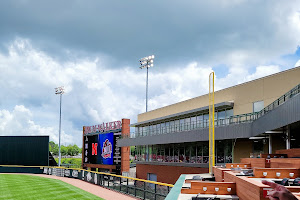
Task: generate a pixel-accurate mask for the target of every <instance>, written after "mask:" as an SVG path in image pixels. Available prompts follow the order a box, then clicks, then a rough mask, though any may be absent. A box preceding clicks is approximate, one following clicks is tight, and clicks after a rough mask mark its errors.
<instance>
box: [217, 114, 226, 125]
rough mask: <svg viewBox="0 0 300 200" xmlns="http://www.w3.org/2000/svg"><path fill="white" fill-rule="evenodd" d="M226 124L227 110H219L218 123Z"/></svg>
mask: <svg viewBox="0 0 300 200" xmlns="http://www.w3.org/2000/svg"><path fill="white" fill-rule="evenodd" d="M224 124H225V110H224V111H221V112H218V125H224Z"/></svg>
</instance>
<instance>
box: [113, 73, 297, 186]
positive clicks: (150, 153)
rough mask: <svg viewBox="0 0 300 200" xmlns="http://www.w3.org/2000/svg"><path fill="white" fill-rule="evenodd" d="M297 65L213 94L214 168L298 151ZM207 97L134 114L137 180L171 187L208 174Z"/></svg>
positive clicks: (121, 142) (125, 142) (129, 140)
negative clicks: (283, 151) (186, 178)
mask: <svg viewBox="0 0 300 200" xmlns="http://www.w3.org/2000/svg"><path fill="white" fill-rule="evenodd" d="M299 84H300V67H296V68H293V69H290V70H286V71H283V72H280V73H277V74H273V75H270V76H266V77H263V78H259V79H256V80H253V81H249V82H246V83H243V84H239V85H236V86H233V87H229V88H226V89H222V90H220V91H216V92H215V140H216V141H215V155H216V160H215V161H216V164H217V165H222V164H224V163H231V162H239V160H240V158H243V157H257V156H259V154H260V153H272V152H273V153H274V152H275V151H276V150H277V149H285V148H300V145H299V142H298V141H299V139H300V134H299V132H300V95H298V94H299V92H300V85H299ZM208 104H209V99H208V94H206V95H202V96H199V97H196V98H192V99H189V100H186V101H183V102H179V103H176V104H172V105H169V106H166V107H162V108H159V109H156V110H152V111H149V112H146V113H141V114H139V115H138V122H137V123H135V124H132V125H131V126H133V127H135V133H134V134H131V136H130V138H123V139H121V140H119V141H118V145H119V146H136V151H135V155H136V160H137V177H138V178H145V179H149V177H152V179H153V180H155V179H156V180H157V181H162V182H168V183H175V181H176V180H177V178H178V177H179V175H180V174H183V173H204V172H208V156H209V151H208V149H209V148H208V139H209V135H208V131H209V130H208V118H209V115H208V113H209V107H208Z"/></svg>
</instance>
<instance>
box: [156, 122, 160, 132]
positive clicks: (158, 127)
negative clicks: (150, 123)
mask: <svg viewBox="0 0 300 200" xmlns="http://www.w3.org/2000/svg"><path fill="white" fill-rule="evenodd" d="M156 132H157V134H161V129H160V124H156Z"/></svg>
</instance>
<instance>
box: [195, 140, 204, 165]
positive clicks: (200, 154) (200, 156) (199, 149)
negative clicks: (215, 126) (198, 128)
mask: <svg viewBox="0 0 300 200" xmlns="http://www.w3.org/2000/svg"><path fill="white" fill-rule="evenodd" d="M196 162H197V163H203V151H202V142H198V143H197V161H196Z"/></svg>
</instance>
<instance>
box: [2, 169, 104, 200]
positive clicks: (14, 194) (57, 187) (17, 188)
mask: <svg viewBox="0 0 300 200" xmlns="http://www.w3.org/2000/svg"><path fill="white" fill-rule="evenodd" d="M0 199H6V200H8V199H12V200H29V199H30V200H33V199H36V200H38V199H39V200H40V199H45V200H53V199H55V200H59V199H61V200H65V199H68V200H70V199H80V200H84V199H95V200H103V199H102V198H99V197H97V196H95V195H93V194H90V193H88V192H86V191H84V190H81V189H79V188H77V187H75V186H73V185H70V184H67V183H65V182H63V181H60V180H56V179H49V178H43V177H38V176H31V175H19V174H0Z"/></svg>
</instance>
